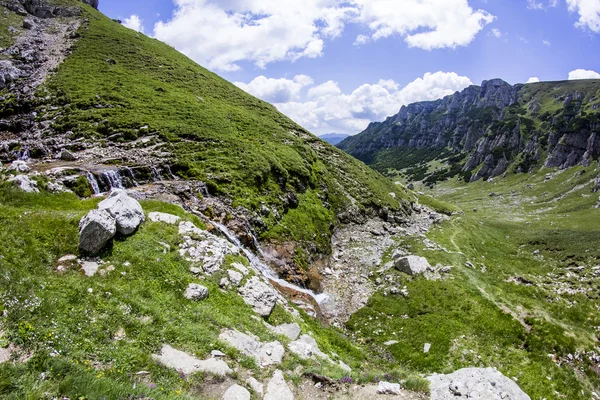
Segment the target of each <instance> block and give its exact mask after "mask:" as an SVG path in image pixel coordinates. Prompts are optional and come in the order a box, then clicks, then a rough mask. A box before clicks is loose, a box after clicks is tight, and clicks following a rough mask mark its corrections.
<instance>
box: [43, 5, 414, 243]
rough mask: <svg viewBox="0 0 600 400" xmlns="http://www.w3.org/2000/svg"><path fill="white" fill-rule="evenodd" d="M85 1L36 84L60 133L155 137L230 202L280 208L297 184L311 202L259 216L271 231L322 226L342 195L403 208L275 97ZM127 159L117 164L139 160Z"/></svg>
mask: <svg viewBox="0 0 600 400" xmlns="http://www.w3.org/2000/svg"><path fill="white" fill-rule="evenodd" d="M85 10H86V17H88V18H89V24H84V25H83V26H82V28H81V29H80V30H79V34H80V35H81V38H80V39H79V41H78V42H77V44H76V45H75V47H74V49H73V53H72V54H71V55H70V56H69V57H68V58H67V60H66V61H65V62H64V63H63V64H62V65H61V66H60V68H59V70H58V73H57V74H56V75H55V76H54V77H53V78H52V79H51V80H50V81H49V82H48V83H47V85H46V87H45V88H44V89H42V90H41V91H40V93H39V94H38V97H39V98H45V97H46V95H48V94H49V95H50V96H51V100H50V104H52V105H58V106H59V107H60V108H59V109H55V110H51V109H50V108H47V105H48V104H46V105H43V106H41V109H46V112H45V113H43V114H42V118H43V119H49V118H53V117H56V121H55V122H54V125H53V127H54V129H55V130H56V131H57V132H58V133H65V132H72V134H71V138H72V139H77V138H84V139H85V140H88V141H95V142H97V143H98V144H100V145H103V144H104V145H106V144H111V141H112V142H114V143H117V144H118V143H126V142H131V141H134V140H136V139H139V138H141V137H144V136H151V135H156V136H157V137H158V139H153V140H152V141H150V142H149V143H148V144H147V145H148V146H152V145H158V146H156V147H155V150H154V151H155V153H156V154H157V157H162V158H164V157H166V159H167V162H168V163H169V164H170V165H171V170H172V171H173V172H174V173H175V174H176V175H179V176H180V177H183V178H187V179H197V180H202V181H204V182H206V183H207V184H208V187H209V190H210V191H211V192H212V194H214V195H224V196H227V197H228V198H231V199H232V200H233V201H234V203H233V204H234V207H235V206H243V207H246V208H247V209H249V210H251V211H257V210H259V208H260V207H261V205H262V204H266V205H267V206H270V207H273V208H275V209H277V210H279V214H281V215H285V214H286V212H287V211H288V210H287V207H285V206H284V200H285V197H286V195H287V194H288V193H297V194H298V195H299V199H300V205H299V209H303V210H312V212H311V213H310V214H306V213H304V212H301V214H302V215H301V216H299V215H285V216H284V218H283V220H281V221H278V220H276V219H275V217H274V216H273V215H271V216H269V217H267V218H265V223H266V226H267V228H266V229H265V232H264V234H265V236H268V237H270V238H273V237H275V236H278V237H284V236H286V235H292V236H294V237H297V239H298V240H300V241H302V240H312V238H313V235H314V234H315V233H316V232H319V233H322V232H325V233H327V234H329V233H330V225H331V224H333V223H335V222H336V218H335V216H336V215H337V214H339V213H340V212H342V211H344V210H346V209H347V208H348V207H349V206H350V205H351V204H352V202H353V201H354V200H351V199H350V198H353V199H355V200H356V202H357V203H356V205H357V206H358V207H359V208H361V209H363V210H364V209H374V210H375V211H377V210H378V209H379V208H382V207H387V208H389V209H391V210H399V211H402V210H403V209H404V207H406V204H407V200H408V199H409V197H410V196H409V195H408V194H407V192H405V191H404V190H403V189H401V188H399V187H397V186H394V185H392V184H391V183H390V182H389V181H388V180H386V179H384V178H383V177H382V176H381V175H379V174H378V173H375V172H374V171H372V170H371V169H369V168H367V167H366V166H365V165H364V164H362V163H360V162H358V161H356V160H354V159H352V158H351V157H348V156H347V155H346V154H344V153H343V152H341V151H340V150H338V149H336V148H334V147H333V146H330V145H328V144H326V143H325V142H323V141H321V140H320V139H318V138H316V137H315V136H313V135H311V134H310V133H308V132H306V131H305V130H304V129H303V128H301V127H300V126H298V125H297V124H295V123H294V122H292V121H291V120H290V119H288V118H287V117H285V116H284V115H282V114H281V113H279V112H278V111H277V110H276V109H275V108H274V107H273V106H272V105H270V104H268V103H265V102H263V101H261V100H258V99H256V98H254V97H252V96H250V95H248V94H247V93H245V92H243V91H242V90H240V89H239V88H237V87H236V86H234V85H233V84H231V83H229V82H227V81H225V80H223V79H221V78H220V77H218V76H217V75H215V74H213V73H211V72H209V71H207V70H206V69H204V68H202V67H200V66H198V65H197V64H196V63H194V62H193V61H192V60H190V59H188V58H187V57H185V56H184V55H182V54H181V53H179V52H177V51H176V50H174V49H173V48H171V47H169V46H168V45H166V44H164V43H161V42H159V41H157V40H155V39H151V38H148V37H146V36H144V35H142V34H139V33H137V32H134V31H132V30H130V29H127V28H124V27H122V26H120V25H119V24H118V23H116V22H113V21H111V20H110V19H108V18H106V17H105V16H103V15H101V14H100V13H99V12H97V11H95V10H93V9H91V7H87V6H86V7H85ZM126 157H127V156H126V155H125V156H124V159H122V160H121V163H122V164H124V165H132V164H136V163H143V162H144V161H145V160H136V159H127V158H126ZM392 192H395V193H396V197H395V198H394V197H392V196H391V195H390V193H392ZM307 220H308V221H307ZM306 226H309V227H315V229H313V230H311V231H306V229H305V228H304V227H306ZM300 227H303V229H304V231H306V235H304V234H300V233H299V230H298V228H300ZM268 231H271V233H268ZM321 250H324V249H321Z"/></svg>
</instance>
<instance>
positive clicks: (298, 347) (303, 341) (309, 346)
mask: <svg viewBox="0 0 600 400" xmlns="http://www.w3.org/2000/svg"><path fill="white" fill-rule="evenodd" d="M288 348H289V349H290V351H291V352H292V353H294V354H296V355H298V356H299V357H300V358H302V359H305V360H306V359H308V358H314V357H315V356H316V357H319V358H322V359H326V360H329V361H331V359H330V358H329V356H328V355H327V354H325V353H323V352H322V351H321V350H320V349H319V345H318V344H317V342H316V340H315V339H314V338H313V337H312V336H309V335H302V336H300V339H298V340H296V341H294V342H291V343H290V344H288Z"/></svg>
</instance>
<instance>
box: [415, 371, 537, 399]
mask: <svg viewBox="0 0 600 400" xmlns="http://www.w3.org/2000/svg"><path fill="white" fill-rule="evenodd" d="M427 379H428V380H429V382H430V388H431V400H458V399H467V398H468V399H472V400H507V399H510V400H531V399H530V397H529V396H528V395H527V394H526V393H525V392H523V391H522V390H521V389H520V388H519V386H518V385H517V384H516V383H515V382H514V381H513V380H512V379H509V378H507V377H506V376H504V375H502V374H501V373H500V372H498V371H497V370H496V369H493V368H465V369H461V370H459V371H456V372H454V373H452V374H449V375H437V374H436V375H432V376H430V377H428V378H427Z"/></svg>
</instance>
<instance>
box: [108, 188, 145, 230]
mask: <svg viewBox="0 0 600 400" xmlns="http://www.w3.org/2000/svg"><path fill="white" fill-rule="evenodd" d="M98 209H99V210H106V211H107V212H108V213H109V214H110V215H111V216H112V217H113V218H114V219H115V221H116V222H117V231H118V232H119V233H120V234H122V235H131V234H132V233H133V232H135V231H136V229H137V228H138V227H139V226H140V225H141V224H142V222H144V221H145V220H146V217H145V216H144V210H143V209H142V206H141V205H140V203H139V202H138V201H137V200H135V199H133V198H131V197H129V195H128V194H127V192H126V191H125V190H114V191H112V192H111V194H110V195H109V196H108V198H107V199H106V200H104V201H102V202H101V203H100V204H98Z"/></svg>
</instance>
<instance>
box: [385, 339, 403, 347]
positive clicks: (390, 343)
mask: <svg viewBox="0 0 600 400" xmlns="http://www.w3.org/2000/svg"><path fill="white" fill-rule="evenodd" d="M398 343H400V342H398V341H397V340H388V341H387V342H385V343H384V344H383V345H384V346H393V345H395V344H398Z"/></svg>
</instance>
